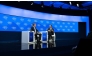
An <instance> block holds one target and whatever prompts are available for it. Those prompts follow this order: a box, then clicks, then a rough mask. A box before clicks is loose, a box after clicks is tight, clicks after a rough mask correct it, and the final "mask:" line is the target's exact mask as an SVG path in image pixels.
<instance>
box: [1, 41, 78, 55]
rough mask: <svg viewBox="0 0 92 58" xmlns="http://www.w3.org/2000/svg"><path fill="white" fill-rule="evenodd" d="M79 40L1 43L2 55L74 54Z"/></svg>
mask: <svg viewBox="0 0 92 58" xmlns="http://www.w3.org/2000/svg"><path fill="white" fill-rule="evenodd" d="M78 41H79V40H56V41H55V42H52V41H50V42H48V43H30V44H28V43H17V42H16V43H14V42H12V43H11V42H8V43H5V42H2V43H0V55H1V56H2V55H5V56H9V55H10V56H17V55H18V56H46V55H47V56H57V55H62V56H66V55H67V56H72V55H73V53H72V52H73V50H72V48H73V47H74V46H76V45H77V44H78Z"/></svg>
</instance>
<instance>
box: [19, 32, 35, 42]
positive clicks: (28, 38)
mask: <svg viewBox="0 0 92 58" xmlns="http://www.w3.org/2000/svg"><path fill="white" fill-rule="evenodd" d="M21 38H22V40H21V43H33V42H35V36H34V32H30V31H22V35H21Z"/></svg>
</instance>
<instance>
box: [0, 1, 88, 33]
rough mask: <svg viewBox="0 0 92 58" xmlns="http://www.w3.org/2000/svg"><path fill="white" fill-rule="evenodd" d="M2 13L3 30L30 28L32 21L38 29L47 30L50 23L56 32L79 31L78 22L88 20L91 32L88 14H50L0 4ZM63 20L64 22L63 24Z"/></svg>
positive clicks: (0, 17) (0, 24) (0, 18)
mask: <svg viewBox="0 0 92 58" xmlns="http://www.w3.org/2000/svg"><path fill="white" fill-rule="evenodd" d="M50 3H52V2H50ZM46 4H47V3H46ZM0 13H1V14H0V30H1V31H7V30H8V31H22V30H29V29H30V27H31V25H32V23H33V22H36V24H37V25H38V26H37V29H39V31H42V30H47V28H48V26H49V24H52V25H53V28H54V29H55V32H77V31H78V29H76V28H77V27H78V22H86V27H87V28H86V33H87V34H88V33H89V17H88V16H69V15H58V14H49V13H43V12H36V11H31V10H25V9H19V8H14V7H10V6H5V5H1V4H0ZM4 14H7V15H4ZM10 15H13V16H10ZM58 22H60V23H58ZM63 22H64V24H62V23H63ZM67 22H68V23H69V24H68V23H67ZM72 23H73V24H72ZM66 25H67V26H66ZM71 25H72V26H71ZM45 26H46V27H45ZM60 26H61V27H60ZM69 26H70V27H69ZM75 26H76V27H75ZM39 27H41V28H39ZM43 27H44V29H43ZM87 34H86V35H87Z"/></svg>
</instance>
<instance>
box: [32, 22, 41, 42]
mask: <svg viewBox="0 0 92 58" xmlns="http://www.w3.org/2000/svg"><path fill="white" fill-rule="evenodd" d="M30 31H34V33H35V40H37V42H38V41H40V40H41V33H40V32H39V31H38V30H37V29H36V23H34V24H33V25H32V27H31V30H30ZM37 35H39V37H38V36H37Z"/></svg>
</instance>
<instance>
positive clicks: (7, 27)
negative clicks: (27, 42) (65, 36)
mask: <svg viewBox="0 0 92 58" xmlns="http://www.w3.org/2000/svg"><path fill="white" fill-rule="evenodd" d="M34 22H35V23H36V24H37V29H38V30H39V31H46V30H47V29H48V27H49V25H50V24H51V25H52V26H53V28H54V31H55V32H78V22H64V21H54V20H43V19H36V18H25V17H19V16H12V15H5V14H0V31H27V30H30V27H31V26H32V24H33V23H34Z"/></svg>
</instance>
